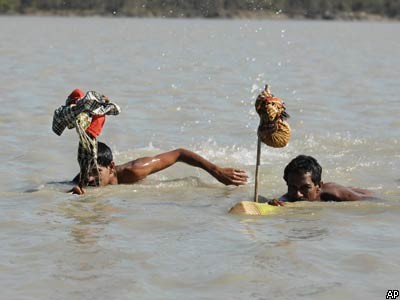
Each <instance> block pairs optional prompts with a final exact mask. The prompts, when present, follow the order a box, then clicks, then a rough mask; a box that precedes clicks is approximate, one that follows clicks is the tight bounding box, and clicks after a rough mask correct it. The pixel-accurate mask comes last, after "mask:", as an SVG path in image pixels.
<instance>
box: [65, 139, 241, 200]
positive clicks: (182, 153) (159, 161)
mask: <svg viewBox="0 0 400 300" xmlns="http://www.w3.org/2000/svg"><path fill="white" fill-rule="evenodd" d="M177 162H183V163H186V164H188V165H190V166H193V167H197V168H201V169H203V170H205V171H206V172H208V173H209V174H210V175H211V176H213V177H214V178H215V179H217V180H218V181H219V182H221V183H223V184H225V185H244V184H246V182H247V175H246V172H245V171H243V170H238V169H233V168H222V167H219V166H217V165H215V164H213V163H211V162H210V161H208V160H206V159H205V158H203V157H201V156H200V155H198V154H196V153H194V152H192V151H189V150H186V149H175V150H172V151H169V152H165V153H161V154H159V155H155V156H153V157H141V158H138V159H135V160H132V161H130V162H127V163H124V164H122V165H116V164H115V163H114V160H113V154H112V152H111V149H110V148H109V147H108V146H107V145H106V144H104V143H101V142H98V153H97V168H98V172H96V170H93V171H92V172H90V176H89V182H88V183H89V185H90V186H106V185H109V184H111V185H113V184H133V183H136V182H138V181H140V180H143V179H145V178H146V177H147V176H148V175H150V174H153V173H157V172H159V171H161V170H164V169H166V168H168V167H170V166H172V165H174V164H175V163H177ZM78 178H79V175H77V176H76V177H75V179H74V180H73V181H74V182H75V183H78ZM71 191H72V192H73V193H74V194H79V195H81V194H84V193H85V190H84V189H83V187H81V186H75V187H74V188H73V189H72V190H71Z"/></svg>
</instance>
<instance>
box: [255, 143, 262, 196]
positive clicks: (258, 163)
mask: <svg viewBox="0 0 400 300" xmlns="http://www.w3.org/2000/svg"><path fill="white" fill-rule="evenodd" d="M260 156H261V140H260V137H258V139H257V162H256V178H255V185H254V202H257V203H258V170H259V168H260Z"/></svg>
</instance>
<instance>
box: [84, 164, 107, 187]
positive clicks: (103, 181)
mask: <svg viewBox="0 0 400 300" xmlns="http://www.w3.org/2000/svg"><path fill="white" fill-rule="evenodd" d="M112 172H113V170H112V168H111V167H104V166H101V165H98V172H97V170H96V169H93V170H92V171H91V172H90V176H89V185H90V186H105V185H108V184H109V182H110V176H111V174H112Z"/></svg>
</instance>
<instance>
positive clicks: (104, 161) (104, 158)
mask: <svg viewBox="0 0 400 300" xmlns="http://www.w3.org/2000/svg"><path fill="white" fill-rule="evenodd" d="M112 161H113V154H112V151H111V149H110V147H108V146H107V145H106V144H104V143H102V142H98V143H97V163H98V164H99V165H100V166H103V167H108V166H109V165H110V164H111V162H112Z"/></svg>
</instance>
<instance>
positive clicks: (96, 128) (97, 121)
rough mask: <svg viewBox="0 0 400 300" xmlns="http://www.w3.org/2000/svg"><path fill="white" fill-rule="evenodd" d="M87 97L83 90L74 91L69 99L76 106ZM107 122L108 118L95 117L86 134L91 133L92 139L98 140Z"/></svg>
mask: <svg viewBox="0 0 400 300" xmlns="http://www.w3.org/2000/svg"><path fill="white" fill-rule="evenodd" d="M84 96H85V93H84V92H83V91H82V90H81V89H74V90H73V91H72V93H71V94H70V95H69V96H68V99H70V100H72V101H71V103H73V104H76V102H78V101H79V100H80V99H82V98H83V97H84ZM105 121H106V116H105V115H103V116H97V115H95V116H93V117H92V122H91V123H90V125H89V127H88V128H86V132H87V133H89V134H90V135H91V136H92V137H94V138H97V137H98V136H99V135H100V133H101V130H102V129H103V126H104V122H105Z"/></svg>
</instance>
